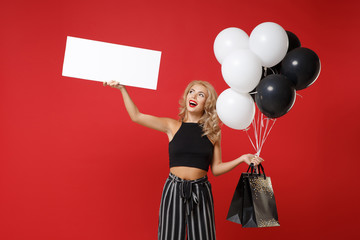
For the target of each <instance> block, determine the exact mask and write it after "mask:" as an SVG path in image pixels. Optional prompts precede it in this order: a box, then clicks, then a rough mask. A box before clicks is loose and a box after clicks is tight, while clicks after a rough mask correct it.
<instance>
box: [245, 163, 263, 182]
mask: <svg viewBox="0 0 360 240" xmlns="http://www.w3.org/2000/svg"><path fill="white" fill-rule="evenodd" d="M250 169H251V172H250V174H251V175H252V174H254V173H255V165H254V164H253V163H251V164H250V165H249V167H248V169H247V171H246V172H247V173H248V172H249V170H250ZM258 169H259V173H258V175H259V176H260V174H261V171H262V172H263V175H264V179H266V175H265V171H264V167H263V165H262V164H261V163H260V164H259V165H258ZM255 174H256V173H255Z"/></svg>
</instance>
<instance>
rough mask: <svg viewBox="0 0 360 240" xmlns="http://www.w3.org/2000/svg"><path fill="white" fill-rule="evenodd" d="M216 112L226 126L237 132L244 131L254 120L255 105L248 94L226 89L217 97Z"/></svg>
mask: <svg viewBox="0 0 360 240" xmlns="http://www.w3.org/2000/svg"><path fill="white" fill-rule="evenodd" d="M216 111H217V114H218V116H219V118H220V120H221V121H222V122H223V123H224V124H225V125H226V126H228V127H230V128H233V129H237V130H241V129H246V128H247V127H248V126H249V125H250V124H251V122H252V120H253V119H254V115H255V103H254V100H253V99H252V97H251V96H250V94H248V93H238V92H236V91H234V90H232V89H231V88H228V89H226V90H225V91H223V92H222V93H221V94H220V96H219V97H218V99H217V101H216Z"/></svg>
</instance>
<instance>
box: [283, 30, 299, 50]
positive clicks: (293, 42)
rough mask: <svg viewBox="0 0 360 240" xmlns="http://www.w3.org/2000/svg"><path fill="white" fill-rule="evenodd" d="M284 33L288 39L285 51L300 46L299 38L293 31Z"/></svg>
mask: <svg viewBox="0 0 360 240" xmlns="http://www.w3.org/2000/svg"><path fill="white" fill-rule="evenodd" d="M286 34H287V36H288V39H289V47H288V50H287V52H290V51H291V50H293V49H295V48H298V47H301V43H300V40H299V38H298V37H297V36H296V35H295V34H294V33H292V32H290V31H286Z"/></svg>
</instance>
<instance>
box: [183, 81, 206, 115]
mask: <svg viewBox="0 0 360 240" xmlns="http://www.w3.org/2000/svg"><path fill="white" fill-rule="evenodd" d="M207 95H208V93H207V89H206V87H205V86H203V85H200V84H195V85H193V86H192V87H191V88H190V90H189V92H188V93H187V96H186V109H187V111H188V112H189V113H198V114H201V115H202V114H203V112H204V109H205V102H206V99H207V97H208V96H207Z"/></svg>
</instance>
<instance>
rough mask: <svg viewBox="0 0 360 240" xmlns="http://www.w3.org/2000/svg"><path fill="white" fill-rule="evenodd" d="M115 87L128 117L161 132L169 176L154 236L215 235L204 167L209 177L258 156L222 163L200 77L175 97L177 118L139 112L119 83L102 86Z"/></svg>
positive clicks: (211, 95)
mask: <svg viewBox="0 0 360 240" xmlns="http://www.w3.org/2000/svg"><path fill="white" fill-rule="evenodd" d="M106 85H109V86H110V87H113V88H117V89H119V90H120V91H121V93H122V96H123V100H124V103H125V107H126V110H127V112H128V113H129V115H130V118H131V120H132V121H134V122H136V123H138V124H140V125H143V126H145V127H149V128H152V129H155V130H158V131H161V132H164V133H166V134H167V136H168V138H169V159H170V174H169V178H168V179H167V180H166V182H165V185H164V189H163V193H162V198H161V203H160V211H159V227H158V239H159V240H160V239H161V240H173V239H181V240H183V239H185V238H186V236H187V239H192V240H201V239H205V240H211V239H216V236H215V222H214V206H213V197H212V192H211V185H210V183H209V181H208V179H207V172H208V169H209V166H211V171H212V173H213V175H214V176H219V175H221V174H224V173H226V172H229V171H230V170H232V169H233V168H235V167H236V166H238V165H239V164H241V163H243V162H245V163H247V164H249V165H250V163H254V164H255V165H258V164H259V163H261V162H262V161H263V159H261V158H259V157H256V156H255V155H252V154H245V155H242V156H240V157H238V158H237V159H235V160H232V161H228V162H222V160H221V143H220V127H219V119H218V117H217V114H216V99H217V94H216V91H215V89H214V88H213V86H212V85H211V84H210V83H208V82H205V81H192V82H191V83H189V85H188V86H187V88H186V89H185V92H184V95H183V98H182V99H181V100H180V113H179V117H180V120H175V119H172V118H160V117H155V116H151V115H147V114H143V113H141V112H139V110H138V108H137V107H136V105H135V104H134V102H133V101H132V100H131V98H130V96H129V94H128V93H127V91H126V88H125V86H123V85H121V84H119V83H118V82H116V81H110V82H109V83H107V82H104V86H106Z"/></svg>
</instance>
